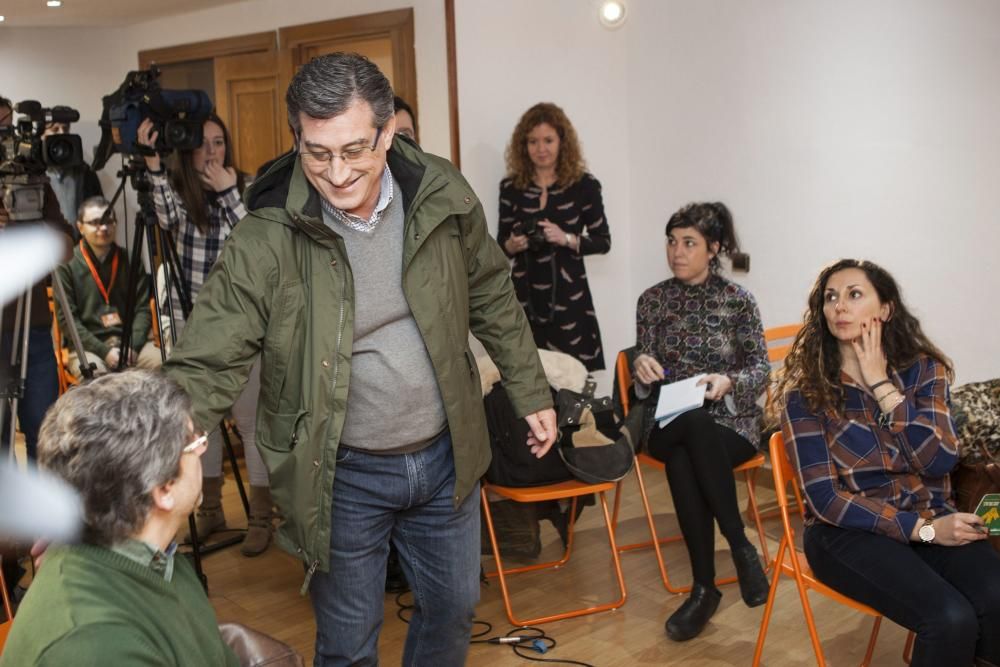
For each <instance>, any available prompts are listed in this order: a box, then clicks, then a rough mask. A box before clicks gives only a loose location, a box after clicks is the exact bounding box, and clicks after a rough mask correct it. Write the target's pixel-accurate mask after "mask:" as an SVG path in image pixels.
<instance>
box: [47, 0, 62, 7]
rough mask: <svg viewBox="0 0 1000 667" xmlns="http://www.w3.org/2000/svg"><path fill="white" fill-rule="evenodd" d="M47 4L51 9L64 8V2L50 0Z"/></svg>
mask: <svg viewBox="0 0 1000 667" xmlns="http://www.w3.org/2000/svg"><path fill="white" fill-rule="evenodd" d="M45 4H46V5H48V6H49V7H62V0H48V2H46V3H45Z"/></svg>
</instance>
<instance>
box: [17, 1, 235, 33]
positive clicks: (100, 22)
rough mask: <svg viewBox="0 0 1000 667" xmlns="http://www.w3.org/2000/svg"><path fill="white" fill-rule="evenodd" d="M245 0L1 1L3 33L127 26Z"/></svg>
mask: <svg viewBox="0 0 1000 667" xmlns="http://www.w3.org/2000/svg"><path fill="white" fill-rule="evenodd" d="M241 1H242V0H63V4H62V7H59V8H55V9H54V8H49V7H47V6H46V5H45V0H0V15H3V16H5V17H6V20H5V21H4V22H3V23H0V29H2V28H4V27H8V28H24V27H29V26H31V27H46V28H52V27H71V26H123V25H129V24H132V23H140V22H142V21H148V20H150V19H154V18H160V17H163V16H173V15H175V14H185V13H187V12H192V11H196V10H198V9H207V8H209V7H217V6H219V5H229V4H233V3H235V2H241Z"/></svg>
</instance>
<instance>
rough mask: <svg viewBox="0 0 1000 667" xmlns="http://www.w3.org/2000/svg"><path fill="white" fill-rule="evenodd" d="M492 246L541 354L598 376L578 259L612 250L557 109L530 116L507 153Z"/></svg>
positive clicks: (596, 196)
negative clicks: (502, 258)
mask: <svg viewBox="0 0 1000 667" xmlns="http://www.w3.org/2000/svg"><path fill="white" fill-rule="evenodd" d="M506 159H507V176H506V178H504V179H503V181H501V182H500V224H499V228H498V230H497V241H498V242H499V243H500V246H501V247H502V248H503V249H504V252H506V253H507V255H508V256H509V257H511V258H512V259H513V270H512V274H511V278H512V279H513V281H514V288H515V289H516V291H517V298H518V300H519V301H520V302H521V306H522V307H523V308H524V312H525V313H526V314H527V315H528V320H529V321H530V322H531V330H532V332H533V333H534V335H535V343H536V344H537V345H538V347H539V348H542V349H547V350H557V351H559V352H565V353H566V354H569V355H571V356H573V357H575V358H576V359H579V360H580V361H581V362H583V364H584V366H586V367H587V370H589V371H596V370H602V369H603V368H604V352H603V350H602V348H601V332H600V330H599V329H598V326H597V317H596V315H595V314H594V301H593V299H592V298H591V296H590V287H589V286H588V285H587V272H586V270H585V269H584V266H583V256H584V255H595V254H604V253H606V252H607V251H608V250H610V249H611V233H610V231H609V230H608V222H607V220H605V218H604V203H603V201H602V200H601V184H600V183H599V182H598V180H597V179H596V178H594V177H593V176H591V175H590V174H589V173H587V171H586V165H585V164H584V161H583V155H582V153H581V151H580V143H579V141H578V140H577V138H576V130H574V129H573V125H572V123H570V122H569V119H568V118H567V117H566V114H565V113H564V112H563V110H562V109H560V108H559V107H557V106H556V105H555V104H550V103H546V102H543V103H541V104H536V105H535V106H533V107H531V108H530V109H528V110H527V111H526V112H525V113H524V115H523V116H521V120H520V121H518V123H517V127H515V128H514V134H513V135H512V136H511V138H510V144H509V145H508V146H507V154H506Z"/></svg>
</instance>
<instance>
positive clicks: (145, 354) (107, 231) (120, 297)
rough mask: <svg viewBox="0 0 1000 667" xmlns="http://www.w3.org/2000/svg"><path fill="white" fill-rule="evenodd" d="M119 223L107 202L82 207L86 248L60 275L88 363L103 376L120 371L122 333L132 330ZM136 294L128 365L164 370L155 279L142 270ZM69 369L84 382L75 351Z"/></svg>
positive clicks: (78, 221) (101, 200) (66, 339)
mask: <svg viewBox="0 0 1000 667" xmlns="http://www.w3.org/2000/svg"><path fill="white" fill-rule="evenodd" d="M105 213H107V214H106V215H105ZM116 223H117V220H116V218H115V212H114V211H108V202H107V200H106V199H104V197H91V198H90V199H87V200H85V201H84V202H83V203H82V204H80V210H79V214H78V215H77V219H76V227H77V229H78V230H80V236H81V239H80V242H79V243H77V244H76V249H75V250H74V251H73V259H71V260H70V261H68V262H66V263H65V264H63V265H62V266H60V267H59V268H58V269H57V270H58V272H59V279H60V280H61V281H62V284H63V287H64V288H65V289H66V298H67V300H68V305H67V307H68V308H69V310H70V314H72V316H73V321H74V322H75V323H76V330H77V332H78V333H79V334H80V341H81V342H82V343H83V349H84V351H85V352H86V354H87V363H90V364H93V365H94V366H95V367H96V369H95V370H96V372H98V373H106V372H108V370H114V369H116V368H117V367H118V364H119V361H120V360H121V355H122V350H121V340H122V332H123V330H124V327H125V326H126V324H128V323H126V322H124V321H123V318H124V317H125V302H126V301H127V300H128V284H129V280H128V263H129V257H128V253H126V252H125V250H124V249H123V248H122V247H120V246H119V245H117V244H116V243H115V228H116ZM135 290H136V300H135V317H134V318H133V319H132V322H131V332H132V340H131V346H130V347H131V349H130V350H127V351H126V352H127V354H128V358H127V359H126V364H127V365H135V366H138V367H139V368H149V369H153V368H159V367H160V351H159V349H157V348H156V346H155V345H154V344H153V342H152V341H151V340H149V330H150V323H151V318H152V315H151V313H150V309H149V298H150V291H149V275H148V274H147V273H146V271H145V269H144V268H143V267H142V266H140V267H139V276H138V277H137V279H136V281H135ZM56 311H57V315H58V316H59V327H60V329H62V332H63V341H64V343H67V347H69V345H68V342H69V332H68V331H67V330H66V327H67V326H68V324H67V322H66V319H65V317H64V316H63V314H62V310H61V309H59V308H57V309H56ZM67 365H68V367H69V372H70V373H72V374H73V375H74V376H75V377H77V378H79V377H80V360H79V359H77V356H76V352H75V351H73V350H72V348H70V353H69V363H68V364H67Z"/></svg>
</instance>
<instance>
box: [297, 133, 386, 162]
mask: <svg viewBox="0 0 1000 667" xmlns="http://www.w3.org/2000/svg"><path fill="white" fill-rule="evenodd" d="M381 136H382V128H381V127H380V128H378V130H377V131H376V132H375V140H374V141H373V142H372V145H371V146H354V147H352V148H348V149H347V150H345V151H344V152H343V153H340V154H339V155H338V154H337V153H333V152H331V151H315V152H311V153H306V152H302V151H300V152H299V155H301V156H302V157H303V158H304V159H305V160H306V161H308V162H310V163H312V164H315V165H328V164H330V163H331V162H332V161H333V158H335V157H339V158H340V159H341V160H343V161H344V163H345V164H357V163H359V162H362V161H363V160H365V159H366V158H367V157H368V156H369V155H371V154H372V153H374V152H375V149H377V148H378V140H379V137H381Z"/></svg>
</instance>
